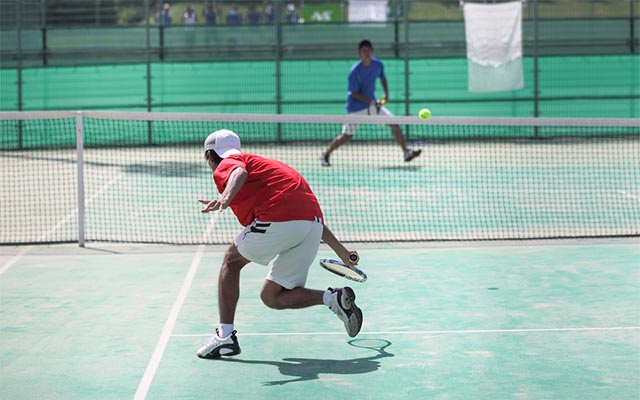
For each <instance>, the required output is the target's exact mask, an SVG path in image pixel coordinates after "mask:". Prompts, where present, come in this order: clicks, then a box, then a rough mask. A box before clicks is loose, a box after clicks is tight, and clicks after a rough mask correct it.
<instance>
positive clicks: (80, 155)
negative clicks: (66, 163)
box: [76, 111, 85, 247]
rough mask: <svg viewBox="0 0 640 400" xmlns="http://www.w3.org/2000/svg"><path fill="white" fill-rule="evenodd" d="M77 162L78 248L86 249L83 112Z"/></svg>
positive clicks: (78, 120)
mask: <svg viewBox="0 0 640 400" xmlns="http://www.w3.org/2000/svg"><path fill="white" fill-rule="evenodd" d="M76 161H77V162H76V165H77V168H78V169H77V174H78V185H77V186H78V188H77V189H78V246H80V247H84V242H85V231H84V217H85V209H84V120H83V118H82V111H77V112H76Z"/></svg>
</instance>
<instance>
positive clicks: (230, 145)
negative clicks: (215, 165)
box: [204, 129, 241, 158]
mask: <svg viewBox="0 0 640 400" xmlns="http://www.w3.org/2000/svg"><path fill="white" fill-rule="evenodd" d="M204 149H205V151H206V150H213V151H215V152H216V154H217V155H219V156H220V158H226V157H229V156H230V155H232V154H240V153H241V151H240V138H239V137H238V135H236V134H235V133H234V132H232V131H230V130H228V129H220V130H219V131H215V132H213V133H211V134H210V135H209V136H207V140H205V141H204Z"/></svg>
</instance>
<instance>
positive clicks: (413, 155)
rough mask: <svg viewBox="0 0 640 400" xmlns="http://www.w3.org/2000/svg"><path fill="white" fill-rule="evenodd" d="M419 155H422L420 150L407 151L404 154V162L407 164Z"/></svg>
mask: <svg viewBox="0 0 640 400" xmlns="http://www.w3.org/2000/svg"><path fill="white" fill-rule="evenodd" d="M420 153H422V150H421V149H418V150H413V149H407V150H406V151H405V152H404V161H406V162H409V161H411V160H413V159H414V158H416V157H418V156H419V155H420Z"/></svg>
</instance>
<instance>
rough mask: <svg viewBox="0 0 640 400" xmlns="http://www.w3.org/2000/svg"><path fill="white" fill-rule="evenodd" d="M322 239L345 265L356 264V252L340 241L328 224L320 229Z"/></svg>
mask: <svg viewBox="0 0 640 400" xmlns="http://www.w3.org/2000/svg"><path fill="white" fill-rule="evenodd" d="M322 241H323V242H325V243H326V244H327V245H328V246H329V247H331V250H333V251H334V252H335V253H336V255H337V256H338V257H340V259H341V260H342V262H343V263H345V264H346V265H350V266H351V265H356V264H358V252H357V251H350V250H348V249H347V248H346V247H344V245H343V244H342V243H340V241H339V240H338V238H337V237H336V236H335V235H334V234H333V232H331V229H329V227H328V226H326V225H324V226H323V230H322Z"/></svg>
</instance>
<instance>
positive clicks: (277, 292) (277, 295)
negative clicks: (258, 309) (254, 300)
mask: <svg viewBox="0 0 640 400" xmlns="http://www.w3.org/2000/svg"><path fill="white" fill-rule="evenodd" d="M323 293H324V292H323V291H322V290H314V289H307V288H304V287H297V288H293V289H291V290H289V289H285V288H284V287H282V286H280V285H278V284H277V283H275V282H273V281H270V280H268V279H266V280H265V281H264V284H263V286H262V291H261V292H260V299H261V300H262V302H263V303H264V304H265V305H266V306H267V307H269V308H273V309H276V310H284V309H296V308H305V307H311V306H317V305H320V304H322V295H323Z"/></svg>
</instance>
